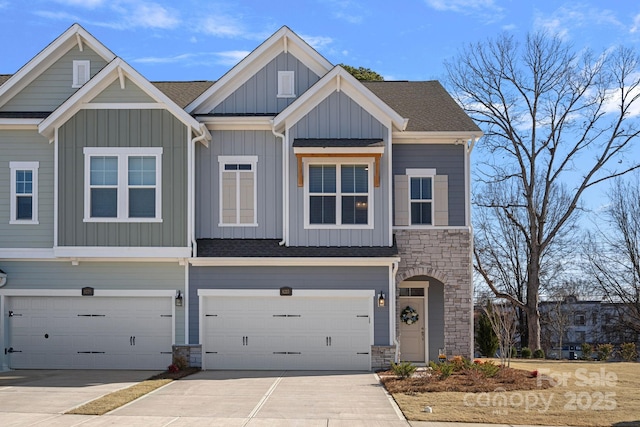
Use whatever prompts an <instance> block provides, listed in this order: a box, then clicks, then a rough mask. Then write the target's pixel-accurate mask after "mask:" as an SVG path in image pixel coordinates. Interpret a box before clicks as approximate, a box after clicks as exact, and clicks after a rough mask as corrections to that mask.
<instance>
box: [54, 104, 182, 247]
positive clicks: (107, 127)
mask: <svg viewBox="0 0 640 427" xmlns="http://www.w3.org/2000/svg"><path fill="white" fill-rule="evenodd" d="M58 142H59V171H60V176H59V186H58V188H59V190H58V194H59V203H58V206H59V216H58V218H59V220H58V221H59V231H58V245H59V246H132V247H135V246H142V247H145V246H153V247H163V246H164V247H186V246H188V239H187V128H186V126H185V125H184V124H183V123H182V122H180V121H179V120H178V119H176V118H175V117H174V116H173V115H172V114H170V113H169V112H167V111H165V110H81V111H79V112H78V113H77V114H76V115H75V116H74V117H72V118H71V119H70V120H69V121H67V122H66V123H65V124H64V125H63V126H61V127H60V129H59V131H58ZM84 147H162V148H163V154H162V222H159V223H158V222H154V223H104V222H98V223H97V222H83V218H84V185H85V182H84V181H85V179H84V154H83V148H84Z"/></svg>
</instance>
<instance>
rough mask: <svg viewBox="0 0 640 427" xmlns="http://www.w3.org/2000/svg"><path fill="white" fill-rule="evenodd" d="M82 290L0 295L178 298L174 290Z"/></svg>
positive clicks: (9, 291)
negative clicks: (84, 291)
mask: <svg viewBox="0 0 640 427" xmlns="http://www.w3.org/2000/svg"><path fill="white" fill-rule="evenodd" d="M81 291H82V290H81V289H0V295H2V296H5V297H36V296H39V297H81V298H95V297H127V298H136V297H137V298H144V297H170V298H174V297H175V296H176V291H174V290H173V289H172V290H149V291H144V290H125V289H95V290H94V293H93V296H84V297H83V296H82V294H81Z"/></svg>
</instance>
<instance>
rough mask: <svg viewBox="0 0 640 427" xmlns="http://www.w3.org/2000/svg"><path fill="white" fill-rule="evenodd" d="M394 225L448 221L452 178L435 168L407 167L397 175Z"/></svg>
mask: <svg viewBox="0 0 640 427" xmlns="http://www.w3.org/2000/svg"><path fill="white" fill-rule="evenodd" d="M394 197H395V202H394V225H396V226H410V227H417V228H420V227H425V228H429V227H433V226H446V225H449V178H448V176H447V175H442V174H441V175H438V174H436V169H427V168H425V169H411V168H407V169H406V172H405V174H404V175H396V176H395V177H394Z"/></svg>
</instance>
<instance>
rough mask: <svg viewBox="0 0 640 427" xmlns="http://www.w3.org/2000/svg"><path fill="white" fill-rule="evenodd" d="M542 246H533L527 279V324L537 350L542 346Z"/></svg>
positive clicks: (530, 338) (531, 347)
mask: <svg viewBox="0 0 640 427" xmlns="http://www.w3.org/2000/svg"><path fill="white" fill-rule="evenodd" d="M533 235H535V234H533ZM539 250H540V248H539V247H535V246H534V247H533V248H532V250H531V259H530V262H529V266H528V267H527V269H528V280H527V306H526V310H527V326H528V332H529V348H530V349H531V351H535V350H537V349H539V348H542V346H541V340H540V310H539V309H538V304H539V302H540V252H539Z"/></svg>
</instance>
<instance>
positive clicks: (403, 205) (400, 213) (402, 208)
mask: <svg viewBox="0 0 640 427" xmlns="http://www.w3.org/2000/svg"><path fill="white" fill-rule="evenodd" d="M394 178H395V184H394V185H395V187H394V193H395V200H394V207H395V209H394V211H395V225H409V177H408V176H407V175H396V176H395V177H394Z"/></svg>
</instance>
